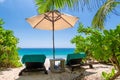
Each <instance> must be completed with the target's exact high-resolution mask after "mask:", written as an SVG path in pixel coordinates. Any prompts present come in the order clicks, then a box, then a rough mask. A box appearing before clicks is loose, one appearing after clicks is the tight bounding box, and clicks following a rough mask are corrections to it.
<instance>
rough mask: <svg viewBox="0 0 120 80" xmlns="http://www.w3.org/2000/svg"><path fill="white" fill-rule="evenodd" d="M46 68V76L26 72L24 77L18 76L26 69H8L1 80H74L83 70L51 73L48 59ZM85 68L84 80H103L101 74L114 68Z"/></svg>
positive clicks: (104, 66)
mask: <svg viewBox="0 0 120 80" xmlns="http://www.w3.org/2000/svg"><path fill="white" fill-rule="evenodd" d="M45 66H46V69H47V70H48V74H44V72H26V73H24V74H23V76H18V74H19V72H20V71H21V70H22V69H23V68H24V67H20V68H12V69H6V70H4V71H0V80H72V79H73V78H75V77H77V76H79V75H80V73H81V70H78V71H74V72H71V71H70V70H69V69H67V68H66V71H65V72H62V73H51V72H50V71H49V66H50V64H49V59H46V62H45ZM83 67H84V68H85V71H84V74H83V75H85V77H84V79H83V80H103V79H102V78H101V73H102V72H103V71H105V72H110V71H111V69H112V68H113V67H112V66H108V65H103V64H95V65H93V67H94V69H89V67H88V66H83ZM117 80H120V78H119V79H117Z"/></svg>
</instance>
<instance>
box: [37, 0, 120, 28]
mask: <svg viewBox="0 0 120 80" xmlns="http://www.w3.org/2000/svg"><path fill="white" fill-rule="evenodd" d="M35 2H36V5H37V6H38V12H39V13H40V14H41V13H45V12H47V11H50V10H53V9H57V10H58V9H63V8H66V7H67V8H71V9H73V10H78V11H79V9H81V8H82V9H84V8H86V7H87V8H88V10H90V11H91V9H92V10H93V9H94V10H96V9H97V12H96V14H95V16H94V18H93V20H92V25H93V27H95V28H99V29H103V28H104V23H105V20H106V18H107V16H109V14H110V13H114V14H116V15H120V13H119V11H118V10H119V7H120V6H119V5H120V0H35Z"/></svg>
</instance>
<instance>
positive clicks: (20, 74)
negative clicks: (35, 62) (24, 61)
mask: <svg viewBox="0 0 120 80" xmlns="http://www.w3.org/2000/svg"><path fill="white" fill-rule="evenodd" d="M24 71H25V68H24V69H23V70H21V71H20V73H19V76H22V73H23V72H24Z"/></svg>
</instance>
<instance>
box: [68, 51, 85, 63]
mask: <svg viewBox="0 0 120 80" xmlns="http://www.w3.org/2000/svg"><path fill="white" fill-rule="evenodd" d="M85 56H86V55H85V53H83V52H82V53H74V54H68V55H67V60H66V64H69V61H70V62H71V63H73V64H75V63H78V62H80V61H81V60H82V59H83V58H85Z"/></svg>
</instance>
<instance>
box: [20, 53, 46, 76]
mask: <svg viewBox="0 0 120 80" xmlns="http://www.w3.org/2000/svg"><path fill="white" fill-rule="evenodd" d="M45 59H46V56H45V55H24V56H23V57H22V60H21V61H22V63H23V64H25V68H24V69H23V70H22V71H21V72H20V73H19V75H22V73H23V72H31V71H44V72H45V74H47V70H46V68H45V66H44V62H45Z"/></svg>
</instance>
